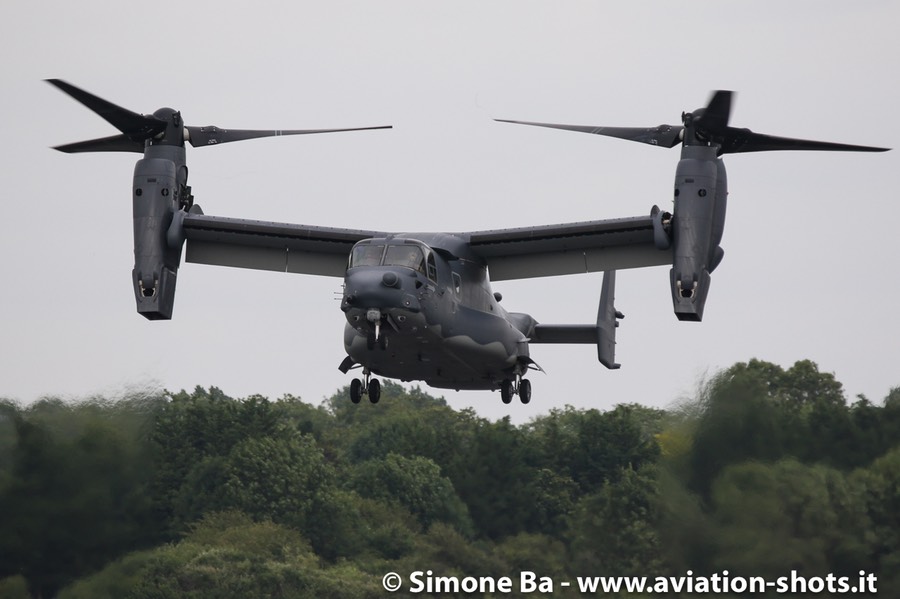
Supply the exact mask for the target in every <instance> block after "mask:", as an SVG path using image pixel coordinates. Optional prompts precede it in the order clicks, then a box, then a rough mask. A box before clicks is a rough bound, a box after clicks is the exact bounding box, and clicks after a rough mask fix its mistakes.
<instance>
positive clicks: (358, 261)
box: [350, 244, 384, 268]
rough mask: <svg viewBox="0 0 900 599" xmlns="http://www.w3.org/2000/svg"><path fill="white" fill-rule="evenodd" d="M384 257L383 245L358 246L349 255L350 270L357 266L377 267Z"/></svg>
mask: <svg viewBox="0 0 900 599" xmlns="http://www.w3.org/2000/svg"><path fill="white" fill-rule="evenodd" d="M383 255H384V246H383V245H371V244H360V245H357V246H356V247H354V248H353V252H352V253H351V254H350V268H355V267H357V266H378V265H380V264H381V257H382V256H383Z"/></svg>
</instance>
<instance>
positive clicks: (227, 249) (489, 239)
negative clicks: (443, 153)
mask: <svg viewBox="0 0 900 599" xmlns="http://www.w3.org/2000/svg"><path fill="white" fill-rule="evenodd" d="M183 229H184V236H185V239H186V240H187V254H186V261H187V262H193V263H197V264H214V265H219V266H233V267H238V268H252V269H258V270H272V271H278V272H290V273H299V274H311V275H323V276H333V277H342V276H343V275H344V273H345V271H346V268H347V257H348V256H349V255H350V250H351V249H352V248H353V245H354V244H355V243H356V242H358V241H362V240H363V239H369V238H372V237H388V236H390V235H391V233H387V232H383V231H365V230H359V229H343V228H336V227H318V226H311V225H299V224H290V223H273V222H266V221H257V220H246V219H238V218H228V217H222V216H207V215H205V214H199V213H198V214H188V215H186V216H185V217H184V221H183ZM464 237H465V238H467V239H468V242H469V245H470V248H471V250H472V251H473V252H474V253H475V254H477V255H478V256H481V257H482V258H483V259H484V260H485V261H486V263H487V265H488V268H489V269H490V276H491V280H493V281H503V280H509V279H523V278H532V277H546V276H554V275H568V274H577V273H588V272H602V271H606V270H620V269H626V268H641V267H645V266H659V265H663V264H670V263H671V261H672V257H671V252H670V251H661V250H658V249H657V248H656V245H655V244H654V240H653V220H652V217H651V216H638V217H630V218H619V219H608V220H599V221H588V222H578V223H568V224H560V225H542V226H536V227H522V228H515V229H497V230H490V231H476V232H472V233H467V234H465V235H464Z"/></svg>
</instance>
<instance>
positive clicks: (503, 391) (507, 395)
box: [500, 379, 513, 403]
mask: <svg viewBox="0 0 900 599" xmlns="http://www.w3.org/2000/svg"><path fill="white" fill-rule="evenodd" d="M512 386H513V384H512V381H511V380H509V379H506V380H505V381H503V382H502V383H500V401H502V402H503V403H509V402H511V401H512V396H513V390H512Z"/></svg>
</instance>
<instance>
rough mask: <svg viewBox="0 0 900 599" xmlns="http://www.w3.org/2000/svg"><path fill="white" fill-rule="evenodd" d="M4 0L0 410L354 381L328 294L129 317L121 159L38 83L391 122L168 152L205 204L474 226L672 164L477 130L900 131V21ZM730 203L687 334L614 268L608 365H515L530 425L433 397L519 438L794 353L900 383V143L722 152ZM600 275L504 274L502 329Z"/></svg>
mask: <svg viewBox="0 0 900 599" xmlns="http://www.w3.org/2000/svg"><path fill="white" fill-rule="evenodd" d="M54 4H55V7H54V8H50V7H48V6H47V5H46V4H44V3H35V2H23V1H18V0H11V1H7V2H5V3H4V8H3V10H2V18H0V54H2V56H3V60H2V61H0V72H2V77H0V85H2V94H0V105H2V108H3V110H2V114H3V119H4V124H3V128H2V131H3V143H2V146H0V158H2V160H0V164H2V167H0V177H2V202H3V206H4V216H3V218H2V219H0V289H2V295H0V396H6V397H10V398H15V399H18V400H20V401H23V402H31V401H34V400H35V399H37V398H39V397H41V396H43V395H62V396H64V397H72V398H76V397H84V396H88V395H92V394H105V395H109V396H116V395H118V394H121V393H123V392H125V391H127V390H129V389H135V388H137V389H140V388H147V387H151V388H153V387H155V388H160V387H162V388H167V389H171V390H178V389H181V388H187V389H192V388H193V387H194V386H195V385H203V386H209V385H215V386H218V387H220V388H221V389H223V390H224V391H225V392H226V393H228V394H230V395H233V396H236V397H243V396H246V395H249V394H252V393H260V394H263V395H267V396H269V397H272V398H275V397H279V396H281V395H283V394H285V393H291V394H294V395H298V396H301V397H302V398H304V399H306V400H308V401H313V402H317V401H319V400H321V398H323V397H325V396H329V395H331V394H332V393H334V392H335V391H336V390H337V389H338V388H340V387H341V386H343V385H345V384H347V383H348V382H349V378H350V377H348V376H345V375H343V374H341V373H340V372H339V371H338V369H337V366H338V364H339V363H340V362H341V360H342V359H343V357H344V355H345V354H344V352H343V345H342V331H343V325H344V318H343V314H342V313H341V311H340V309H339V302H338V301H337V300H336V293H337V292H339V290H340V283H341V281H340V280H338V279H333V278H325V277H311V276H301V275H288V274H280V273H271V272H253V271H245V270H239V269H227V268H222V267H212V266H201V265H194V264H187V265H183V266H182V268H181V270H180V272H179V275H178V293H177V297H176V304H175V316H174V319H173V320H172V321H171V322H149V321H146V320H145V319H144V318H143V317H141V316H139V315H138V314H137V313H136V311H135V306H134V297H133V292H132V288H131V269H132V266H133V247H132V220H131V218H132V217H131V201H130V189H131V177H132V169H133V164H134V162H135V160H136V159H138V158H139V156H138V155H136V154H80V155H65V154H61V153H58V152H55V151H53V150H50V149H49V147H50V146H53V145H59V144H63V143H68V142H72V141H78V140H82V139H88V138H93V137H101V136H106V135H112V134H114V133H115V130H114V129H112V128H111V127H110V126H109V125H108V124H107V123H106V122H105V121H103V120H102V119H100V118H99V117H97V116H96V115H94V114H92V113H91V112H89V111H88V110H87V109H85V108H84V107H82V106H81V105H80V104H78V103H76V102H75V101H73V100H71V99H70V98H68V97H67V96H65V95H64V94H62V93H60V92H59V91H58V90H56V89H54V88H53V87H51V86H49V85H47V84H46V83H43V82H42V79H45V78H48V77H58V78H62V79H65V80H67V81H69V82H71V83H74V84H76V85H78V86H80V87H83V88H85V89H87V90H89V91H91V92H93V93H95V94H97V95H99V96H101V97H104V98H106V99H108V100H110V101H112V102H115V103H117V104H119V105H122V106H125V107H128V108H130V109H132V110H134V111H137V112H143V113H151V112H153V111H154V110H156V109H157V108H160V107H162V106H172V107H174V108H176V109H179V110H181V112H182V114H183V116H184V118H185V121H186V122H187V123H188V124H191V125H208V124H215V125H218V126H222V127H232V128H324V127H354V126H369V125H382V124H390V125H393V126H394V129H392V130H386V131H367V132H355V133H342V134H334V135H328V136H306V137H299V138H298V137H295V138H287V137H286V138H278V139H268V140H255V141H248V142H244V143H239V144H229V145H227V146H221V147H212V148H201V149H191V148H189V149H188V164H189V167H190V169H191V171H190V172H191V177H190V183H191V184H192V186H193V190H194V195H195V197H196V202H197V203H198V204H200V205H201V206H202V207H203V209H204V211H205V212H206V213H207V214H215V215H222V216H233V217H241V218H252V219H263V220H272V221H278V222H294V223H304V224H315V225H330V226H339V227H352V228H371V229H376V230H391V231H440V230H446V231H468V230H480V229H491V228H502V227H518V226H527V225H541V224H551V223H562V222H572V221H580V220H592V219H603V218H614V217H623V216H636V215H641V214H646V213H648V212H649V210H650V207H651V206H652V205H653V204H659V205H660V206H661V207H662V208H664V209H671V203H670V199H671V188H672V183H673V178H674V173H675V166H676V164H677V161H678V150H674V149H673V150H664V149H660V148H654V147H651V146H645V145H641V144H633V143H628V142H625V141H621V140H615V139H610V138H603V137H597V136H590V135H583V134H577V133H571V132H564V131H555V130H549V129H539V128H531V127H516V126H513V125H507V124H501V123H496V122H494V121H493V120H492V119H493V118H508V119H520V120H537V121H550V122H560V123H573V124H591V125H619V126H648V127H649V126H655V125H658V124H661V123H670V124H679V122H680V115H681V112H682V111H683V110H693V109H695V108H698V107H702V106H703V105H705V103H706V101H707V99H708V98H709V94H710V92H711V90H714V89H732V90H736V91H737V92H738V94H737V96H736V100H735V104H734V109H733V112H732V120H731V124H732V125H734V126H738V127H749V128H751V129H753V130H754V131H757V132H761V133H768V134H773V135H782V136H793V137H803V138H811V139H821V140H828V141H836V142H845V143H857V144H868V145H879V146H889V147H890V146H893V145H896V140H897V139H898V138H900V118H898V116H897V111H898V108H900V83H898V73H900V37H898V35H897V31H896V29H897V26H898V24H900V3H897V2H896V1H894V0H883V1H866V0H858V1H855V2H852V3H851V2H846V1H831V0H793V1H791V2H783V1H778V2H776V1H754V2H720V1H690V2H679V1H672V0H660V1H650V2H633V1H619V2H603V1H599V0H592V1H590V2H530V1H521V0H516V1H509V2H506V1H503V2H490V1H484V2H468V1H461V2H422V1H408V2H407V1H402V2H398V1H386V2H385V1H379V2H371V1H362V0H360V1H330V2H283V3H273V2H256V3H253V9H252V10H244V9H237V10H227V9H224V8H223V7H224V6H226V4H223V3H220V2H212V1H207V2H168V1H161V2H154V3H152V4H147V3H129V2H120V1H108V2H98V1H90V0H88V1H82V2H77V3H63V2H57V3H54ZM726 163H727V165H728V169H729V177H728V179H729V184H730V187H729V189H730V197H729V204H728V219H727V223H726V228H725V237H724V241H723V244H722V245H723V247H724V249H725V259H724V261H723V262H722V264H721V266H720V267H719V269H718V270H717V271H716V272H715V273H714V274H713V277H712V287H711V291H710V295H709V300H708V303H707V306H706V312H705V315H704V322H702V323H700V324H696V323H682V322H678V321H677V319H676V318H675V316H674V314H673V312H672V305H671V299H670V292H669V287H668V285H669V283H668V267H657V268H652V269H644V270H640V271H637V270H632V271H622V272H620V273H619V277H618V289H617V307H618V308H619V309H620V310H621V311H622V312H624V313H625V315H626V318H625V320H624V321H623V322H622V326H621V327H620V328H619V332H618V341H619V344H618V353H617V359H618V361H619V362H621V363H622V364H623V366H622V369H621V370H619V371H608V370H606V369H604V368H603V367H602V366H600V365H599V363H598V362H597V360H596V351H595V349H594V348H593V347H590V346H535V347H533V348H532V357H533V358H534V359H535V360H536V361H537V362H538V363H539V364H541V365H542V366H543V367H544V369H545V370H546V372H547V374H546V375H544V374H540V373H535V374H533V375H532V376H531V377H530V378H531V379H532V382H533V387H534V399H533V400H532V403H531V404H530V405H528V406H522V405H521V404H518V403H513V404H511V405H510V406H504V405H502V404H501V402H500V398H499V395H498V394H497V393H489V392H459V393H457V392H452V391H451V392H445V391H440V390H435V391H434V392H435V393H436V394H438V395H444V396H445V397H446V398H447V400H448V401H449V402H450V404H451V405H453V406H454V407H456V408H462V407H466V406H474V407H475V409H476V410H477V411H478V413H479V414H481V415H484V416H487V417H490V418H497V417H501V416H503V415H506V414H510V415H512V417H513V419H514V421H516V422H524V421H527V420H528V419H530V418H532V417H534V416H536V415H539V414H542V413H546V412H547V411H548V410H550V409H552V408H560V407H563V406H564V405H565V404H567V403H568V404H572V405H575V406H578V407H597V408H601V409H607V408H610V407H612V406H613V405H615V404H617V403H622V402H637V403H641V404H644V405H649V406H659V407H665V406H668V405H671V404H672V402H674V401H676V400H678V399H679V398H681V397H685V396H691V395H693V394H694V392H695V390H696V386H697V383H698V381H700V380H702V379H703V377H705V376H708V375H709V374H712V373H714V372H716V371H717V370H718V369H720V368H723V367H727V366H730V365H731V364H733V363H734V362H736V361H744V360H749V359H751V358H754V357H756V358H760V359H764V360H768V361H772V362H775V363H777V364H780V365H782V366H784V367H789V366H790V365H791V364H792V363H793V362H794V361H796V360H800V359H811V360H814V361H815V362H817V363H818V364H819V366H820V368H821V369H822V370H823V371H827V372H833V373H834V374H835V375H836V376H837V378H838V380H840V381H841V382H843V383H844V385H845V389H846V391H847V395H848V397H849V398H851V399H852V398H853V397H854V396H855V395H856V394H860V393H862V394H865V395H866V396H868V397H869V398H870V399H872V400H876V401H880V400H881V399H882V398H883V397H884V396H885V395H886V394H887V392H888V391H889V389H890V388H891V387H894V386H897V385H900V367H898V358H900V318H898V316H897V309H898V301H897V298H898V295H900V273H898V266H897V256H898V249H897V244H898V238H900V236H898V233H897V227H898V221H900V219H898V201H897V200H898V197H897V195H898V192H897V175H898V174H900V151H897V150H895V151H893V152H888V153H885V154H851V153H813V152H773V153H765V154H739V155H731V156H728V157H726ZM600 279H601V276H600V275H579V276H571V277H555V278H548V279H533V280H524V281H518V282H501V283H497V284H496V285H495V286H494V288H495V290H497V291H500V292H502V293H503V295H504V305H505V306H506V308H507V309H508V310H511V311H522V312H528V313H530V314H532V315H533V316H535V318H537V319H538V320H539V321H541V322H545V323H590V322H592V321H593V320H594V318H595V315H596V309H597V300H598V298H599V292H600Z"/></svg>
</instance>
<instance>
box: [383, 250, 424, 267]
mask: <svg viewBox="0 0 900 599" xmlns="http://www.w3.org/2000/svg"><path fill="white" fill-rule="evenodd" d="M384 265H385V266H405V267H406V268H411V269H413V270H417V271H419V272H421V273H424V272H425V254H424V253H423V252H422V248H420V247H419V246H417V245H407V244H404V245H389V246H388V247H387V251H386V252H385V253H384Z"/></svg>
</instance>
